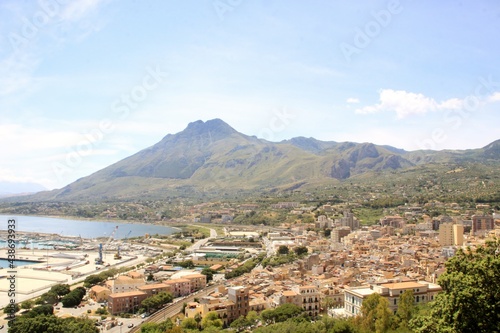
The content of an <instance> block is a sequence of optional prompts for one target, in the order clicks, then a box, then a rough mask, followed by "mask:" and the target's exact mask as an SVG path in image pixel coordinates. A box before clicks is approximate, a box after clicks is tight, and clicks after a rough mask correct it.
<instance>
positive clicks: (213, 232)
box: [186, 226, 217, 252]
mask: <svg viewBox="0 0 500 333" xmlns="http://www.w3.org/2000/svg"><path fill="white" fill-rule="evenodd" d="M200 227H201V226H200ZM203 228H206V227H203ZM213 238H217V231H216V230H215V229H210V237H208V238H203V239H200V240H199V241H197V242H196V243H194V244H193V245H191V246H190V247H188V248H187V249H186V251H188V252H194V251H196V250H198V249H199V248H200V247H202V246H203V245H205V244H206V243H207V242H208V241H209V240H211V239H213Z"/></svg>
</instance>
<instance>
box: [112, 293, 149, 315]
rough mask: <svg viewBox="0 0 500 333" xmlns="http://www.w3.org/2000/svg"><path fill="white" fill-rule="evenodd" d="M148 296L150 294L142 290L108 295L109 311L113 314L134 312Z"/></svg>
mask: <svg viewBox="0 0 500 333" xmlns="http://www.w3.org/2000/svg"><path fill="white" fill-rule="evenodd" d="M147 297H148V295H147V294H146V293H145V292H143V291H140V290H134V291H127V292H124V293H113V294H110V295H109V296H108V311H109V313H111V314H112V315H117V314H120V313H134V312H136V311H137V310H138V309H139V307H140V306H141V302H142V301H143V300H145V299H146V298H147Z"/></svg>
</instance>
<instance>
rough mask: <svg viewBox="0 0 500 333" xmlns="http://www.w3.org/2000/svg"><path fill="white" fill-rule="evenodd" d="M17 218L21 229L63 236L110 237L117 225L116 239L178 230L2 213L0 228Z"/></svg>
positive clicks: (5, 226)
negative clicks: (11, 219) (9, 220)
mask: <svg viewBox="0 0 500 333" xmlns="http://www.w3.org/2000/svg"><path fill="white" fill-rule="evenodd" d="M10 218H15V219H16V222H17V225H16V229H17V230H19V231H28V232H40V233H54V234H59V235H62V236H76V237H78V236H79V235H80V236H82V238H97V237H109V236H110V235H111V233H112V232H113V230H114V229H115V227H116V226H118V230H117V231H116V233H115V234H114V236H113V238H114V239H122V238H125V237H126V236H127V234H128V233H129V232H130V235H129V236H128V237H137V236H144V234H150V235H155V234H159V235H170V234H172V233H174V232H175V231H176V229H174V228H170V227H164V226H159V225H150V224H138V223H137V224H133V223H118V222H105V221H92V222H91V221H83V220H69V219H63V218H51V217H38V216H10V215H0V230H6V229H7V220H8V219H10Z"/></svg>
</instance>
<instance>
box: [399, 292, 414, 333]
mask: <svg viewBox="0 0 500 333" xmlns="http://www.w3.org/2000/svg"><path fill="white" fill-rule="evenodd" d="M414 302H415V296H414V295H413V290H411V289H409V290H406V291H405V292H404V293H402V294H401V295H400V296H399V299H398V310H397V312H396V317H397V320H398V325H399V327H400V328H402V329H408V323H409V322H410V320H411V319H412V317H413V314H414V313H415V305H414Z"/></svg>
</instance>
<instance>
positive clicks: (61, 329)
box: [9, 315, 99, 333]
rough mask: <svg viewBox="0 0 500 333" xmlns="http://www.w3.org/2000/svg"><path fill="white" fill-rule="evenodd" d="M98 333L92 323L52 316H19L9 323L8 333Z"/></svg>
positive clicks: (86, 320) (90, 321)
mask: <svg viewBox="0 0 500 333" xmlns="http://www.w3.org/2000/svg"><path fill="white" fill-rule="evenodd" d="M26 332H30V333H46V332H50V333H76V332H78V333H98V332H99V330H98V329H97V328H96V327H95V325H94V321H92V320H89V319H82V318H74V317H71V318H64V319H63V318H58V317H56V316H54V315H39V316H36V317H27V316H20V317H18V318H16V320H15V321H13V322H11V323H9V333H26Z"/></svg>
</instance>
